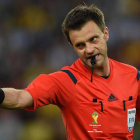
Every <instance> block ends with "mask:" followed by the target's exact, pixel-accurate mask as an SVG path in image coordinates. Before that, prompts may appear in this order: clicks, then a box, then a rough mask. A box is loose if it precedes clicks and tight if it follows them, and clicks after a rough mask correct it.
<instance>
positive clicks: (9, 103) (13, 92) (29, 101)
mask: <svg viewBox="0 0 140 140" xmlns="http://www.w3.org/2000/svg"><path fill="white" fill-rule="evenodd" d="M2 90H3V91H4V94H5V98H4V100H3V102H2V104H1V105H0V107H1V108H4V109H23V108H25V107H31V106H33V98H32V96H31V95H30V93H29V92H28V91H26V90H17V89H14V88H2Z"/></svg>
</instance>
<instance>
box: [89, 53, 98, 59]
mask: <svg viewBox="0 0 140 140" xmlns="http://www.w3.org/2000/svg"><path fill="white" fill-rule="evenodd" d="M99 55H100V54H96V55H93V56H89V57H87V59H90V60H91V58H92V57H95V59H97V58H98V56H99Z"/></svg>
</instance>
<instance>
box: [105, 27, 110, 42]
mask: <svg viewBox="0 0 140 140" xmlns="http://www.w3.org/2000/svg"><path fill="white" fill-rule="evenodd" d="M104 35H105V40H106V41H108V40H109V29H108V28H107V27H105V29H104Z"/></svg>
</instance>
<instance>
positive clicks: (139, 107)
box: [136, 72, 140, 121]
mask: <svg viewBox="0 0 140 140" xmlns="http://www.w3.org/2000/svg"><path fill="white" fill-rule="evenodd" d="M137 80H138V97H137V103H136V120H137V121H140V72H138V75H137Z"/></svg>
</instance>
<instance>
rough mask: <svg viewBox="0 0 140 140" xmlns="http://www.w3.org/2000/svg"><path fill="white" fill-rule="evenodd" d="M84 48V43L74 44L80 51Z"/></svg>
mask: <svg viewBox="0 0 140 140" xmlns="http://www.w3.org/2000/svg"><path fill="white" fill-rule="evenodd" d="M84 46H85V44H84V43H78V44H76V47H77V48H78V49H82V48H84Z"/></svg>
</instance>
